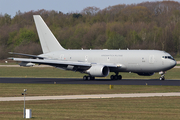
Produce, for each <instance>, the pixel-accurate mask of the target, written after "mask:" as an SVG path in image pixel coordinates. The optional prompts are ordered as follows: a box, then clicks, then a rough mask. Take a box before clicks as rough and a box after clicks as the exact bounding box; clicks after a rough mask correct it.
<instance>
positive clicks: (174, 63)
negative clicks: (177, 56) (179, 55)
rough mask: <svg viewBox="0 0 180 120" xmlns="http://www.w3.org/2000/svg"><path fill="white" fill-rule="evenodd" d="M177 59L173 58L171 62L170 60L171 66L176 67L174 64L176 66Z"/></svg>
mask: <svg viewBox="0 0 180 120" xmlns="http://www.w3.org/2000/svg"><path fill="white" fill-rule="evenodd" d="M176 64H177V63H176V61H175V60H171V62H170V66H172V68H173V67H174V66H176Z"/></svg>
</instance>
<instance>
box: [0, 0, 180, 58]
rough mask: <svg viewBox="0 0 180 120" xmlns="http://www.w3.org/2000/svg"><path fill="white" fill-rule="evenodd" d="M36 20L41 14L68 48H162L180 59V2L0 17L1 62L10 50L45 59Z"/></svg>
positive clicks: (122, 5)
mask: <svg viewBox="0 0 180 120" xmlns="http://www.w3.org/2000/svg"><path fill="white" fill-rule="evenodd" d="M33 15H41V16H42V18H43V19H44V21H45V22H46V23H47V25H48V26H49V28H50V29H51V31H52V32H53V33H54V35H55V36H56V38H57V39H58V40H59V42H60V43H61V44H62V46H63V47H65V48H66V49H81V48H84V49H105V48H107V49H127V48H129V49H157V50H164V51H167V52H169V53H171V54H172V55H173V56H179V55H180V3H179V2H176V1H161V2H158V1H156V2H143V3H140V4H131V5H125V4H119V5H115V6H109V7H107V8H105V9H102V10H101V9H99V8H97V7H87V8H85V9H83V10H82V11H81V12H80V13H67V14H64V13H62V12H60V11H54V10H51V11H47V10H44V9H42V10H38V11H29V12H24V13H22V12H21V11H18V12H17V13H16V15H15V16H14V17H13V18H11V16H10V15H8V14H4V15H2V14H0V59H5V58H7V57H8V51H13V52H20V53H27V54H35V55H36V54H41V53H42V50H41V47H40V42H39V38H38V35H37V31H36V28H35V24H34V20H33Z"/></svg>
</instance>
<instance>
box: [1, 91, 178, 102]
mask: <svg viewBox="0 0 180 120" xmlns="http://www.w3.org/2000/svg"><path fill="white" fill-rule="evenodd" d="M162 96H180V93H179V92H177V93H133V94H94V95H63V96H28V97H26V101H27V100H67V99H71V100H72V99H100V98H132V97H162ZM23 100H24V97H0V101H23Z"/></svg>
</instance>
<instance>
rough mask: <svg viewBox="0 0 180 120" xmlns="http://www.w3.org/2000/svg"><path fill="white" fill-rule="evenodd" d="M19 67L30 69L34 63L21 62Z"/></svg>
mask: <svg viewBox="0 0 180 120" xmlns="http://www.w3.org/2000/svg"><path fill="white" fill-rule="evenodd" d="M19 65H20V66H23V67H31V66H34V65H35V64H34V63H27V62H21V63H20V64H19Z"/></svg>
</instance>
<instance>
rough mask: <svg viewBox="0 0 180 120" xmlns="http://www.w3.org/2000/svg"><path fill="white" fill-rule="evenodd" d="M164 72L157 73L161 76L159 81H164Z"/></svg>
mask: <svg viewBox="0 0 180 120" xmlns="http://www.w3.org/2000/svg"><path fill="white" fill-rule="evenodd" d="M165 73H166V72H165V71H161V72H159V74H160V75H161V77H160V78H159V80H165V77H164V76H165Z"/></svg>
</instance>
